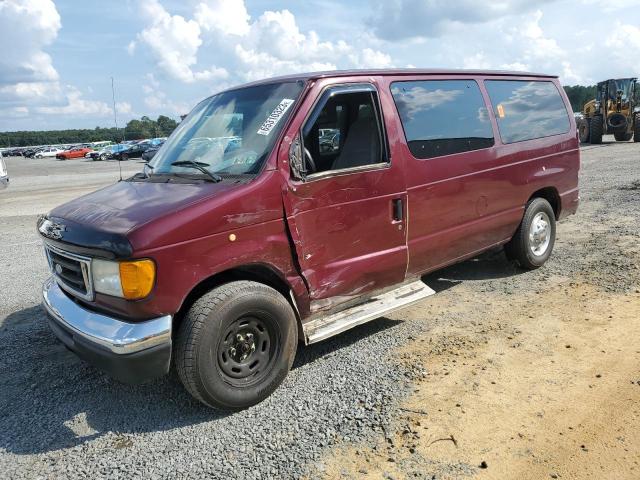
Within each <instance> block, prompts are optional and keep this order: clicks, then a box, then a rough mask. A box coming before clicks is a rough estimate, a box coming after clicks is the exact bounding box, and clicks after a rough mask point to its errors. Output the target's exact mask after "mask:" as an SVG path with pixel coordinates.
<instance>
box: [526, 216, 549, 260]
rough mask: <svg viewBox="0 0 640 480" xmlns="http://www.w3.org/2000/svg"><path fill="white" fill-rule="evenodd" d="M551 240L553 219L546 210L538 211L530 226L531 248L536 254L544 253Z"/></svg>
mask: <svg viewBox="0 0 640 480" xmlns="http://www.w3.org/2000/svg"><path fill="white" fill-rule="evenodd" d="M550 242H551V220H550V219H549V216H548V215H547V214H546V213H545V212H538V213H537V214H536V216H535V217H533V221H532V222H531V227H530V228H529V248H530V249H531V252H532V253H533V254H534V255H536V256H540V255H544V253H545V252H546V251H547V248H549V243H550Z"/></svg>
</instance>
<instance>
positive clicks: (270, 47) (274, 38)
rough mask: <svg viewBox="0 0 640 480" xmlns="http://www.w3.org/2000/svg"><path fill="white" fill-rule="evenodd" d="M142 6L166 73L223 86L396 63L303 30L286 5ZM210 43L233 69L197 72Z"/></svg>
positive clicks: (142, 38) (224, 1)
mask: <svg viewBox="0 0 640 480" xmlns="http://www.w3.org/2000/svg"><path fill="white" fill-rule="evenodd" d="M141 9H142V11H143V14H144V16H145V17H146V18H147V19H148V21H149V22H150V24H149V25H148V26H147V27H146V28H144V29H143V30H142V32H140V33H139V34H138V36H137V40H138V43H145V44H146V45H147V46H148V47H149V48H150V50H151V52H152V54H153V55H154V58H155V60H156V65H157V67H158V69H159V70H160V71H161V72H163V73H164V74H166V75H168V76H169V77H171V78H173V79H176V80H180V81H182V82H184V83H191V82H194V81H196V80H203V81H204V80H206V81H209V82H211V81H213V82H214V85H216V86H220V85H222V84H228V83H229V82H235V83H238V82H241V81H250V80H255V79H258V78H265V77H271V76H276V75H283V74H288V73H296V72H303V71H317V70H334V69H336V68H354V67H355V68H382V67H390V66H392V61H391V57H390V56H389V55H388V54H386V53H384V52H381V51H379V50H376V49H374V48H372V47H371V46H369V45H366V46H364V45H362V46H356V45H354V44H352V43H347V42H346V41H344V40H335V41H326V40H321V39H320V36H319V35H318V34H317V32H315V31H313V30H309V31H306V32H303V31H301V29H300V27H299V26H298V23H297V21H296V18H295V16H294V15H293V13H291V12H290V11H289V10H286V9H285V10H280V11H270V10H268V11H265V12H263V13H262V14H261V15H259V16H258V17H257V18H256V19H255V20H252V19H251V18H250V16H249V14H248V13H247V9H246V6H245V3H244V1H243V0H207V1H206V2H205V1H202V2H200V3H198V4H197V5H196V6H195V8H194V13H193V19H189V20H188V19H186V18H184V17H182V16H180V15H171V14H169V13H168V12H167V11H166V10H165V8H164V7H163V6H162V5H161V4H160V3H159V2H158V0H152V1H151V2H149V1H147V0H144V1H143V2H142V3H141ZM204 42H207V47H208V48H207V50H208V51H211V50H214V51H215V52H217V55H216V58H217V59H220V61H222V62H223V64H224V65H225V67H227V68H221V67H212V68H209V69H205V70H202V71H200V72H194V68H195V67H196V66H197V65H198V61H197V57H198V54H199V50H200V47H201V46H202V45H203V43H204ZM129 50H133V48H130V49H129ZM229 71H232V72H233V74H231V73H229Z"/></svg>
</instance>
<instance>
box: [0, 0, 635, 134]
mask: <svg viewBox="0 0 640 480" xmlns="http://www.w3.org/2000/svg"><path fill="white" fill-rule="evenodd" d="M637 6H638V1H637V0H618V1H616V2H610V4H608V5H606V6H602V3H601V2H598V1H597V0H576V1H560V0H558V1H554V0H546V1H533V0H502V1H500V2H478V1H477V0H458V1H455V0H386V1H384V2H367V1H363V0H352V1H349V2H345V1H342V2H341V1H336V0H325V1H321V0H306V1H304V2H284V1H271V0H181V1H178V0H110V1H90V0H59V1H53V0H0V45H2V53H1V54H0V131H7V130H9V131H11V130H25V129H28V130H42V129H64V128H93V127H96V126H112V125H113V112H112V110H111V76H114V77H115V81H116V96H117V99H116V100H117V111H118V121H119V124H120V125H123V124H124V123H126V121H128V120H129V119H131V118H138V117H140V116H142V115H149V116H151V117H156V116H157V115H159V114H164V115H169V116H172V117H175V118H177V117H178V116H179V115H180V114H183V113H187V112H188V111H189V110H190V108H191V107H192V106H194V105H195V103H196V102H197V101H198V100H200V99H202V98H203V97H205V96H207V95H210V94H212V93H215V92H216V91H218V90H220V89H222V88H225V87H228V86H231V85H235V84H239V83H243V82H246V81H250V80H255V79H259V78H265V77H268V76H275V75H280V74H285V73H292V72H299V71H312V70H318V69H334V68H368V67H375V68H385V67H446V68H482V69H488V68H492V69H517V70H530V71H542V72H548V73H555V74H558V75H560V78H561V80H562V82H563V83H565V84H577V83H581V84H592V83H595V82H596V81H599V80H602V79H604V78H609V77H620V76H633V75H638V74H639V73H640V72H639V70H640V9H638V8H637Z"/></svg>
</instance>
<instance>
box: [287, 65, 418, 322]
mask: <svg viewBox="0 0 640 480" xmlns="http://www.w3.org/2000/svg"><path fill="white" fill-rule="evenodd" d="M363 81H368V82H370V83H372V84H374V85H376V86H377V85H379V82H380V79H379V78H362V77H354V78H339V79H324V80H320V81H318V82H317V83H316V84H315V85H314V86H313V88H312V90H311V92H310V94H309V95H308V96H307V98H306V100H305V102H304V103H303V105H302V106H301V109H300V112H308V111H310V109H311V108H312V106H313V101H314V100H315V99H316V98H317V97H318V96H319V95H320V93H321V92H322V91H323V89H324V88H326V87H328V86H330V85H332V84H344V83H353V82H359V83H362V82H363ZM379 97H380V101H381V104H382V111H383V115H384V117H385V121H386V120H387V119H390V118H393V115H394V114H395V111H394V107H393V105H392V104H390V103H389V98H388V97H387V96H386V95H385V94H384V93H383V92H379ZM303 119H304V115H303V114H300V115H297V117H296V118H295V119H294V121H293V122H292V124H291V125H290V127H289V129H288V130H287V134H286V136H285V141H284V142H283V145H282V146H281V149H280V151H279V166H280V170H281V173H282V175H283V178H285V182H284V183H283V190H282V195H283V199H284V205H285V210H286V215H287V222H288V225H289V229H290V232H291V236H292V240H293V242H294V246H295V252H296V255H297V259H298V263H299V265H300V269H301V273H302V275H303V277H304V279H305V281H306V283H307V285H308V288H309V296H310V300H311V310H312V311H313V310H315V309H321V308H330V307H332V306H333V305H335V304H336V303H341V302H343V301H346V300H349V299H351V298H354V297H357V296H360V295H363V294H366V293H367V292H371V291H374V290H377V289H380V288H384V287H386V286H389V285H393V284H395V283H399V282H402V281H403V280H404V277H405V271H406V266H407V247H406V223H405V220H406V216H405V217H404V218H403V219H402V220H401V221H395V220H394V218H393V209H392V206H393V203H392V202H393V200H401V201H402V202H403V205H406V190H405V181H404V174H403V168H402V158H401V157H399V156H396V155H395V154H394V153H395V148H396V146H395V145H396V144H397V138H398V131H397V129H396V128H395V127H394V126H393V125H391V126H389V122H388V121H386V123H387V125H388V126H387V127H386V130H387V135H388V137H389V145H390V147H391V151H390V154H391V155H390V157H391V163H390V164H389V165H387V166H384V167H382V168H377V169H372V170H367V171H358V172H351V173H347V174H339V175H335V176H332V177H326V178H319V179H314V180H310V181H307V182H302V181H297V180H295V179H292V178H290V175H289V168H288V148H289V146H290V144H291V141H292V139H293V138H295V135H296V133H297V132H298V130H299V129H300V127H301V125H302V123H303Z"/></svg>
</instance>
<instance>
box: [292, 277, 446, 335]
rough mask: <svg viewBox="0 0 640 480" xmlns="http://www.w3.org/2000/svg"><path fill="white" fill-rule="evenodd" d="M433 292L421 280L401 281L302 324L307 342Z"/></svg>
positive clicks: (360, 322) (348, 327) (350, 326)
mask: <svg viewBox="0 0 640 480" xmlns="http://www.w3.org/2000/svg"><path fill="white" fill-rule="evenodd" d="M434 293H436V292H435V291H433V290H432V289H430V288H429V287H428V286H427V285H425V284H424V283H422V282H421V281H417V282H413V283H409V284H406V285H403V286H401V287H399V288H396V289H395V290H391V291H390V292H387V293H383V294H382V295H378V296H377V297H372V298H370V299H369V300H368V301H367V302H365V303H362V304H360V305H356V306H355V307H351V308H349V309H347V310H343V311H341V312H338V313H334V314H332V315H328V316H326V317H320V318H318V319H315V320H311V321H310V322H308V323H306V324H304V325H303V326H302V329H303V331H304V337H305V340H306V343H307V345H308V344H311V343H316V342H319V341H321V340H324V339H326V338H329V337H332V336H334V335H337V334H338V333H342V332H344V331H345V330H349V329H350V328H353V327H355V326H357V325H361V324H363V323H366V322H368V321H370V320H373V319H375V318H379V317H381V316H383V315H384V314H385V313H388V312H391V311H393V310H397V309H399V308H402V307H406V306H407V305H410V304H412V303H415V302H417V301H419V300H422V299H423V298H426V297H428V296H430V295H433V294H434Z"/></svg>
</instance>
